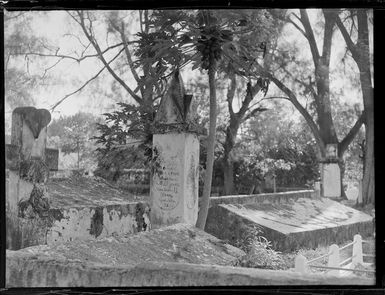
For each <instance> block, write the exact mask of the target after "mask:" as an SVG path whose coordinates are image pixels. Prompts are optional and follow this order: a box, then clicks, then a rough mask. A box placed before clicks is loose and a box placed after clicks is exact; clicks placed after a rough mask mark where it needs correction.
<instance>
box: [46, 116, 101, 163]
mask: <svg viewBox="0 0 385 295" xmlns="http://www.w3.org/2000/svg"><path fill="white" fill-rule="evenodd" d="M99 121H100V119H99V118H97V117H95V116H94V115H92V114H89V113H83V112H78V113H76V114H74V115H72V116H66V117H60V118H58V119H54V120H53V121H52V122H51V123H50V124H49V126H48V130H47V133H48V142H47V144H48V146H51V147H52V146H54V147H56V148H59V149H61V151H62V152H63V153H64V155H68V154H72V153H77V154H78V156H79V157H78V159H77V160H78V163H77V168H78V169H79V168H86V169H93V166H95V163H94V159H93V158H94V153H95V145H94V143H93V142H92V141H91V138H92V137H93V136H95V134H96V132H97V130H96V126H97V123H98V122H99ZM59 161H60V159H59Z"/></svg>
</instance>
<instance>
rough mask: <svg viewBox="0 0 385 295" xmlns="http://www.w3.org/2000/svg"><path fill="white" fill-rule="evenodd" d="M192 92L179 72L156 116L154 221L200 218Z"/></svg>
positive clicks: (168, 222) (155, 224)
mask: <svg viewBox="0 0 385 295" xmlns="http://www.w3.org/2000/svg"><path fill="white" fill-rule="evenodd" d="M191 99H192V95H186V94H185V90H184V86H183V81H182V77H181V75H180V73H179V71H176V72H175V73H174V74H173V78H172V80H171V82H170V85H169V89H168V91H167V92H166V94H165V96H164V97H163V98H162V100H161V102H160V106H159V109H158V111H157V114H156V116H155V129H154V134H153V155H152V157H153V158H152V161H153V171H152V179H151V189H150V195H151V214H150V216H151V224H152V225H153V227H155V228H157V227H161V226H166V225H171V224H176V223H187V224H191V225H195V223H196V220H197V218H198V185H199V182H198V180H199V139H198V133H199V132H197V129H196V128H194V124H192V117H193V114H192V112H191V110H190V106H191Z"/></svg>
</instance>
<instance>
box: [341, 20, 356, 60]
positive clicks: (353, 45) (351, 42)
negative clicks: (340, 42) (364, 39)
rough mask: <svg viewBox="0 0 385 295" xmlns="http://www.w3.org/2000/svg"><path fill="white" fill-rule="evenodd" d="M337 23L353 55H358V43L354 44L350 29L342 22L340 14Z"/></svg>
mask: <svg viewBox="0 0 385 295" xmlns="http://www.w3.org/2000/svg"><path fill="white" fill-rule="evenodd" d="M336 23H337V26H338V28H339V29H340V32H341V34H342V37H343V38H344V40H345V42H346V46H347V47H348V48H349V50H350V52H351V53H352V56H353V57H356V56H358V52H357V46H356V44H354V42H353V40H352V39H351V38H350V35H349V33H348V31H347V30H346V28H345V26H344V24H343V23H342V21H341V19H340V17H339V16H337V18H336Z"/></svg>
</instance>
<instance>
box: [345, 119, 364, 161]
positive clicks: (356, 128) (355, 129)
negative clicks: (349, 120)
mask: <svg viewBox="0 0 385 295" xmlns="http://www.w3.org/2000/svg"><path fill="white" fill-rule="evenodd" d="M364 123H365V112H362V114H361V116H360V117H359V118H358V119H357V121H356V123H355V124H354V125H353V127H352V128H351V129H350V131H349V132H348V134H346V136H345V137H344V139H343V140H342V141H341V142H340V143H339V144H338V156H339V157H340V156H342V155H343V154H344V152H345V151H346V149H347V148H348V146H349V144H350V143H351V142H352V141H353V139H354V137H355V136H356V135H357V133H358V131H359V130H360V128H361V126H362V124H364Z"/></svg>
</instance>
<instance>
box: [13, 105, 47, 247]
mask: <svg viewBox="0 0 385 295" xmlns="http://www.w3.org/2000/svg"><path fill="white" fill-rule="evenodd" d="M50 121H51V114H50V112H49V111H47V110H45V109H36V108H34V107H20V108H16V109H15V110H14V111H13V112H12V131H11V132H12V134H11V147H12V148H10V149H8V150H9V151H12V152H11V153H12V155H7V158H11V160H10V161H9V162H8V164H9V166H8V167H7V168H8V169H9V179H8V193H7V195H6V222H7V223H6V229H7V230H6V233H7V247H8V248H10V249H19V248H23V247H26V246H29V245H33V244H36V243H41V241H40V240H41V239H44V238H45V233H44V228H45V227H44V224H45V223H46V219H47V216H48V210H49V196H48V193H47V188H46V182H47V180H48V176H49V167H48V166H47V164H46V162H45V147H46V141H47V128H46V127H47V125H48V123H49V122H50Z"/></svg>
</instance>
